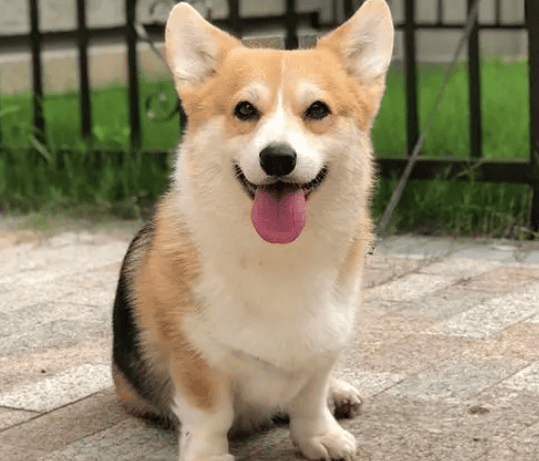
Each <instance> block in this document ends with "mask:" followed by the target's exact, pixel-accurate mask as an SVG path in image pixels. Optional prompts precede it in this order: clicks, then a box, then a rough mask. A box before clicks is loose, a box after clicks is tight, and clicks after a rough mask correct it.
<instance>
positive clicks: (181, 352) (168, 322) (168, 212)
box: [135, 200, 217, 409]
mask: <svg viewBox="0 0 539 461" xmlns="http://www.w3.org/2000/svg"><path fill="white" fill-rule="evenodd" d="M169 202H170V200H168V201H167V200H165V201H163V202H162V204H161V205H160V207H159V210H158V212H157V215H156V219H155V220H156V232H155V235H154V238H153V241H152V245H151V247H150V248H149V251H148V252H147V253H146V255H145V257H144V260H143V262H142V264H141V266H140V268H139V271H138V275H137V286H136V290H135V291H136V299H137V304H138V305H139V306H140V309H139V311H138V315H139V322H140V324H141V325H143V329H144V337H145V339H146V340H147V344H148V346H147V353H149V354H151V353H152V352H151V348H152V347H154V345H155V344H160V345H161V346H162V349H161V350H160V351H156V352H157V353H159V352H161V356H162V357H161V360H163V359H164V360H165V363H166V362H167V361H168V363H169V367H170V368H169V370H170V376H171V377H172V379H173V381H174V384H175V385H176V386H177V387H178V388H180V389H181V390H182V391H183V393H185V395H186V396H187V397H188V398H189V399H190V400H191V403H192V404H193V405H195V406H197V407H199V408H202V409H210V408H212V407H213V406H214V405H215V403H216V401H217V391H216V388H217V387H216V386H215V381H216V380H217V375H216V373H215V372H214V371H213V370H212V369H211V367H210V366H209V365H208V364H207V362H206V361H205V360H204V359H203V358H202V357H201V356H200V355H199V354H198V353H197V351H196V350H195V349H194V348H193V347H192V346H191V345H190V344H189V343H188V342H187V341H186V340H185V338H184V337H183V335H182V333H181V324H182V316H183V314H184V312H185V310H188V309H196V308H197V307H196V303H195V300H194V299H193V297H192V293H191V284H192V282H193V280H194V279H195V277H196V276H197V275H198V273H199V270H200V268H199V262H198V254H197V252H196V250H195V248H194V246H193V244H192V243H191V241H190V239H189V236H188V234H187V231H186V229H185V228H184V226H182V224H181V221H179V220H178V219H175V218H177V217H175V216H174V213H173V212H172V208H171V206H170V203H169ZM154 352H155V351H154Z"/></svg>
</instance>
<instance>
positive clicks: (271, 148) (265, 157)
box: [260, 142, 297, 176]
mask: <svg viewBox="0 0 539 461" xmlns="http://www.w3.org/2000/svg"><path fill="white" fill-rule="evenodd" d="M296 158H297V155H296V151H295V150H294V149H292V146H290V144H286V143H282V142H275V143H272V144H268V145H267V146H266V147H264V149H262V150H261V151H260V167H261V168H262V169H263V170H264V171H265V172H266V174H268V175H270V176H285V175H287V174H289V173H292V171H293V170H294V168H295V167H296Z"/></svg>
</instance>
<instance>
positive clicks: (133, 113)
mask: <svg viewBox="0 0 539 461" xmlns="http://www.w3.org/2000/svg"><path fill="white" fill-rule="evenodd" d="M136 5H137V1H136V0H125V35H126V40H127V77H128V83H129V123H130V128H131V149H132V150H133V149H137V148H138V147H139V146H140V110H139V87H138V69H137V32H136V30H135V11H136Z"/></svg>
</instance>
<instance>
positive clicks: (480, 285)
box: [461, 267, 539, 292]
mask: <svg viewBox="0 0 539 461" xmlns="http://www.w3.org/2000/svg"><path fill="white" fill-rule="evenodd" d="M538 281H539V270H538V269H535V268H528V267H514V268H511V267H501V268H497V269H494V270H491V271H489V272H486V273H484V274H482V275H480V276H478V277H474V278H472V279H471V280H468V281H465V282H463V283H462V284H461V286H462V287H463V288H466V289H468V290H484V291H491V292H500V291H512V290H515V289H518V288H521V287H523V286H526V285H529V284H531V283H534V282H535V283H537V282H538Z"/></svg>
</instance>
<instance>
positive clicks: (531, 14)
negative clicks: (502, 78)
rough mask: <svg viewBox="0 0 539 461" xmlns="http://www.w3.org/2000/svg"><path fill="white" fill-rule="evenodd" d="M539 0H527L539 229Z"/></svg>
mask: <svg viewBox="0 0 539 461" xmlns="http://www.w3.org/2000/svg"><path fill="white" fill-rule="evenodd" d="M538 24H539V2H538V1H537V0H526V26H527V29H528V66H529V87H530V89H529V93H530V172H531V177H530V183H531V186H532V190H533V198H532V206H531V219H530V224H531V227H532V229H533V230H534V231H535V232H537V231H539V27H538V26H537V25H538Z"/></svg>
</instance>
